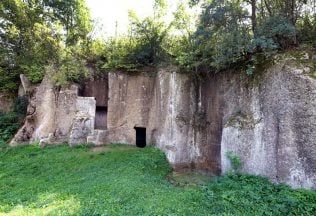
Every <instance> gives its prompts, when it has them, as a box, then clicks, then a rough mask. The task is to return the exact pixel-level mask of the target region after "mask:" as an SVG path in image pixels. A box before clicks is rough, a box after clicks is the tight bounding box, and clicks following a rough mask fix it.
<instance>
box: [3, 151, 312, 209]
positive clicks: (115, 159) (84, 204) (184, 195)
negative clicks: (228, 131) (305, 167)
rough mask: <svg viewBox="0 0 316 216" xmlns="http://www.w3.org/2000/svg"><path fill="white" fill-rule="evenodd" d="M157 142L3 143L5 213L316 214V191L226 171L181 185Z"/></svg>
mask: <svg viewBox="0 0 316 216" xmlns="http://www.w3.org/2000/svg"><path fill="white" fill-rule="evenodd" d="M169 171H170V168H169V165H168V163H167V162H166V160H165V157H164V155H163V154H162V153H161V152H160V151H158V150H156V149H154V148H146V149H137V148H132V147H122V146H117V145H115V146H112V147H109V151H107V152H99V153H93V152H91V150H90V149H89V148H87V147H81V148H68V147H67V146H58V147H49V148H46V149H40V148H38V147H37V146H28V147H20V148H15V149H2V150H0V215H1V214H5V215H6V214H9V215H46V214H50V215H212V214H214V215H219V214H221V215H261V214H266V215H278V214H280V215H291V214H298V215H304V214H305V215H312V214H313V213H315V212H316V193H315V192H311V191H305V190H290V189H289V188H288V187H287V186H275V185H272V184H270V183H269V182H268V181H266V180H265V179H262V178H259V177H250V176H245V175H241V176H236V175H231V176H226V177H221V178H217V179H215V180H213V181H211V182H209V183H207V184H206V185H204V186H190V187H176V186H174V185H172V184H170V183H169V182H168V181H167V180H166V175H167V174H168V173H169Z"/></svg>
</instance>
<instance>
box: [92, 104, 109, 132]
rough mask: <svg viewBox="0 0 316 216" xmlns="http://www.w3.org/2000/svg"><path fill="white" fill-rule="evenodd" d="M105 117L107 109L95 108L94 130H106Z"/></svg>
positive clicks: (102, 107)
mask: <svg viewBox="0 0 316 216" xmlns="http://www.w3.org/2000/svg"><path fill="white" fill-rule="evenodd" d="M107 115H108V108H107V107H104V106H97V107H96V110H95V129H99V130H106V129H107Z"/></svg>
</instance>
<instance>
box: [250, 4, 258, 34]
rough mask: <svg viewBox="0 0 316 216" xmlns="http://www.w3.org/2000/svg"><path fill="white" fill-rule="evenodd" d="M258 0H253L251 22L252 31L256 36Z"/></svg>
mask: <svg viewBox="0 0 316 216" xmlns="http://www.w3.org/2000/svg"><path fill="white" fill-rule="evenodd" d="M256 12H257V0H251V23H252V32H253V35H254V36H256V31H257V15H256Z"/></svg>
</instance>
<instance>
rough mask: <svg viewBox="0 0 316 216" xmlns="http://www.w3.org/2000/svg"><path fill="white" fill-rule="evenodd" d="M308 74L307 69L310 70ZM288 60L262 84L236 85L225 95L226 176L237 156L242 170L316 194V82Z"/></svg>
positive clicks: (265, 76) (223, 144) (266, 75)
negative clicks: (230, 156) (232, 156)
mask: <svg viewBox="0 0 316 216" xmlns="http://www.w3.org/2000/svg"><path fill="white" fill-rule="evenodd" d="M305 69H306V68H305ZM305 69H304V68H300V67H298V66H297V65H295V64H293V61H291V60H284V61H281V62H279V63H278V64H276V65H274V66H272V67H271V68H269V69H268V70H267V71H266V72H265V73H263V75H262V76H261V77H260V82H259V83H257V84H255V85H251V86H248V88H246V87H245V84H247V83H245V81H244V79H234V81H233V82H231V84H230V85H229V86H228V87H227V89H226V90H225V92H226V94H225V96H224V98H223V99H224V100H225V101H226V102H225V103H224V106H223V111H222V112H223V123H224V124H223V132H222V141H221V163H222V171H223V172H226V171H227V170H229V169H230V164H229V161H228V160H227V158H226V157H225V154H226V152H228V151H232V152H234V153H235V154H236V155H238V156H240V157H241V158H242V161H243V162H244V166H243V170H244V171H246V172H250V173H253V174H258V175H264V176H267V177H269V178H270V179H272V180H273V181H275V182H286V183H288V184H290V185H292V186H293V187H306V188H316V80H315V79H314V78H312V77H311V76H309V75H307V74H306V71H305Z"/></svg>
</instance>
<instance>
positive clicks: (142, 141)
mask: <svg viewBox="0 0 316 216" xmlns="http://www.w3.org/2000/svg"><path fill="white" fill-rule="evenodd" d="M134 129H135V131H136V146H137V147H139V148H144V147H146V128H141V127H134Z"/></svg>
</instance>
